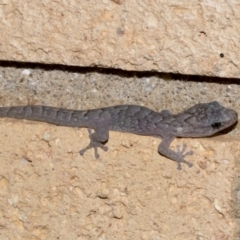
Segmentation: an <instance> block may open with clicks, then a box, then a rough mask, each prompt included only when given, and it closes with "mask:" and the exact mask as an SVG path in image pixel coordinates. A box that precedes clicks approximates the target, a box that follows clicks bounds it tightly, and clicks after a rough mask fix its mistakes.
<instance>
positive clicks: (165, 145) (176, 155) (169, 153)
mask: <svg viewBox="0 0 240 240" xmlns="http://www.w3.org/2000/svg"><path fill="white" fill-rule="evenodd" d="M174 138H175V136H169V137H166V138H163V140H162V142H161V143H160V144H159V146H158V152H159V153H161V154H162V155H164V156H166V157H168V158H170V159H171V160H173V161H175V162H177V164H178V167H177V169H178V170H181V169H182V166H181V163H185V164H187V165H188V167H192V166H193V164H192V163H190V162H188V161H186V160H185V159H184V158H185V157H186V156H187V155H192V154H193V151H188V152H186V148H187V145H186V144H184V145H183V148H182V150H180V146H179V145H178V146H177V152H175V151H173V150H171V149H170V148H169V145H170V143H171V142H172V141H173V139H174Z"/></svg>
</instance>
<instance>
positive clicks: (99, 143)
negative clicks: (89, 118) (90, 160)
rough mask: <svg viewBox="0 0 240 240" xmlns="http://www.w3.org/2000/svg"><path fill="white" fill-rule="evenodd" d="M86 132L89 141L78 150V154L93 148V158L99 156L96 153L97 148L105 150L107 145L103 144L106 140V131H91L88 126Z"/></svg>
mask: <svg viewBox="0 0 240 240" xmlns="http://www.w3.org/2000/svg"><path fill="white" fill-rule="evenodd" d="M88 134H89V138H90V143H89V144H88V146H87V147H85V148H83V149H82V150H80V151H79V153H80V155H81V156H83V155H84V153H85V152H86V151H87V150H88V149H90V148H93V149H94V154H95V158H99V157H100V155H99V154H98V150H97V148H98V147H100V148H101V149H102V150H104V151H107V150H108V147H107V146H105V145H104V143H106V142H107V141H108V131H96V130H95V132H94V133H92V130H91V129H90V128H88Z"/></svg>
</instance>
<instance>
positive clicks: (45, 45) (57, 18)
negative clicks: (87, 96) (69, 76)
mask: <svg viewBox="0 0 240 240" xmlns="http://www.w3.org/2000/svg"><path fill="white" fill-rule="evenodd" d="M0 18H1V21H0V32H1V35H0V42H1V44H0V53H1V54H0V56H1V57H0V58H1V60H11V61H25V62H41V63H55V64H63V65H76V66H102V67H107V68H121V69H126V70H140V71H143V70H144V71H146V70H147V71H148V70H154V71H159V72H179V73H183V74H197V75H209V76H222V77H231V78H239V77H240V69H239V66H240V59H239V52H240V47H239V39H240V4H239V2H238V1H219V0H211V1H207V0H204V1H200V0H199V1H197V0H195V1H187V0H185V1H179V0H177V1H175V0H171V1H168V0H165V1H163V0H158V1H157V0H155V1H149V0H142V1H138V0H131V1H127V0H115V1H111V0H102V1H97V3H96V1H94V0H90V1H80V0H79V1H76V0H72V1H66V0H65V1H62V0H57V1H50V0H44V1H43V0H39V1H30V0H23V1H18V0H2V1H1V2H0Z"/></svg>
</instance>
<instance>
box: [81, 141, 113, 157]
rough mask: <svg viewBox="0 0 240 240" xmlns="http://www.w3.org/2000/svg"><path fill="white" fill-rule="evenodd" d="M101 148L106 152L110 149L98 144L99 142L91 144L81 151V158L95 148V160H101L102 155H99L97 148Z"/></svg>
mask: <svg viewBox="0 0 240 240" xmlns="http://www.w3.org/2000/svg"><path fill="white" fill-rule="evenodd" d="M98 147H100V148H101V149H102V150H104V151H107V150H108V147H107V146H104V145H103V144H102V143H98V142H90V143H89V145H88V146H87V147H85V148H83V149H82V150H80V151H79V154H80V155H81V156H83V155H84V153H85V152H86V151H87V150H88V149H90V148H93V149H94V155H95V158H99V157H100V155H99V153H98V150H97V148H98Z"/></svg>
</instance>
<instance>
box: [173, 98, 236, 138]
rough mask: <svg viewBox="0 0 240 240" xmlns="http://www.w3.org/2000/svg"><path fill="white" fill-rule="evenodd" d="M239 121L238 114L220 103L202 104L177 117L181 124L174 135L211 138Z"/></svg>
mask: <svg viewBox="0 0 240 240" xmlns="http://www.w3.org/2000/svg"><path fill="white" fill-rule="evenodd" d="M237 120H238V114H237V112H235V111H234V110H232V109H229V108H225V107H223V106H221V105H220V104H219V103H218V102H210V103H200V104H197V105H195V106H193V107H191V108H190V109H188V110H186V111H184V112H183V113H180V114H177V115H176V121H177V122H181V124H180V125H179V127H176V132H175V131H174V133H175V134H176V136H179V137H205V136H211V135H213V134H214V133H217V132H219V131H222V130H223V129H225V128H228V127H230V126H232V125H233V124H234V123H236V122H237Z"/></svg>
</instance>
